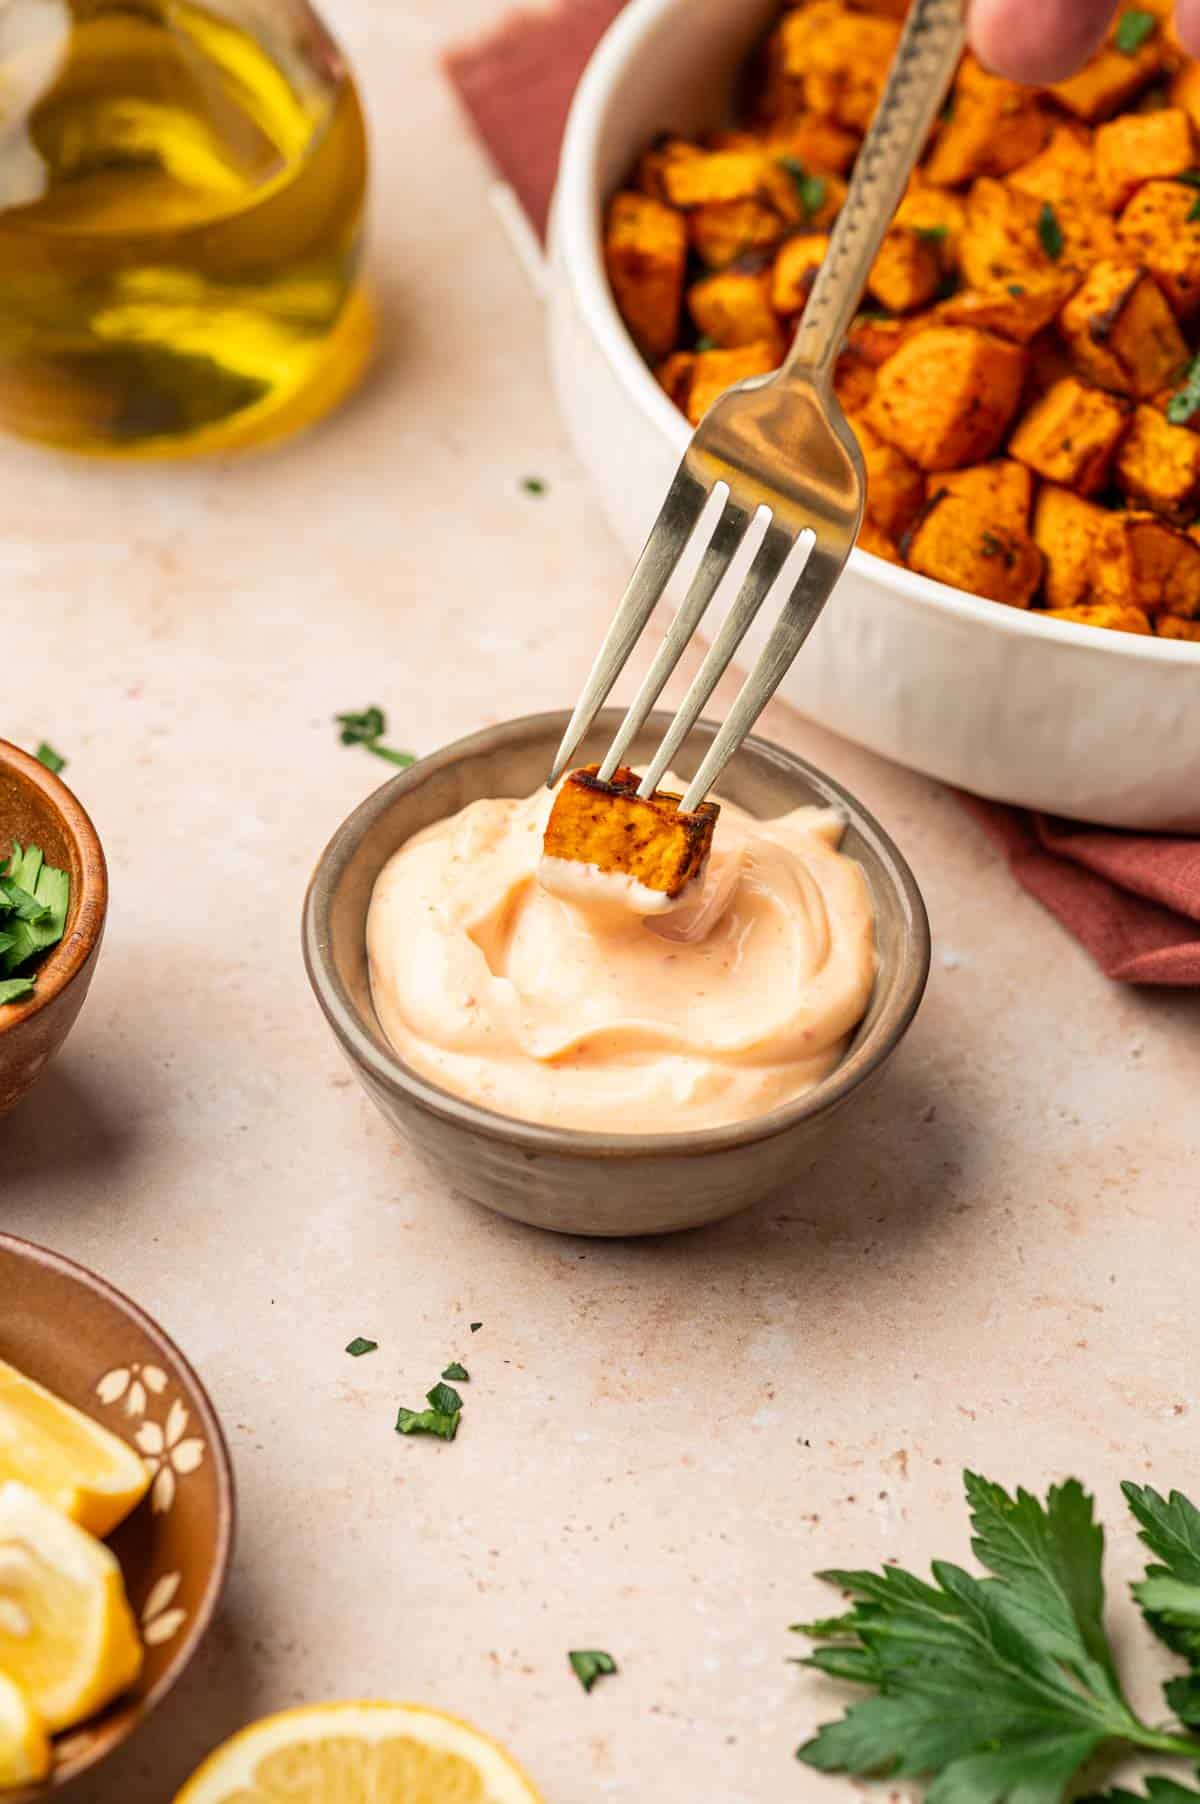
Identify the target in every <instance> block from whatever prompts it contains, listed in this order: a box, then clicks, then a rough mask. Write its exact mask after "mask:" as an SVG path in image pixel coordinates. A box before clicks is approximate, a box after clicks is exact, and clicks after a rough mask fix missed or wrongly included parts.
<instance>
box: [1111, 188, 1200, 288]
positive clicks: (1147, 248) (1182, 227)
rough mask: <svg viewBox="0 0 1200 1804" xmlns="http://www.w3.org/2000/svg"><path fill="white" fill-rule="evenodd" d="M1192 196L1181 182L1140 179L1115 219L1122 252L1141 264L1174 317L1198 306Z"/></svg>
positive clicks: (1197, 229) (1197, 223)
mask: <svg viewBox="0 0 1200 1804" xmlns="http://www.w3.org/2000/svg"><path fill="white" fill-rule="evenodd" d="M1198 198H1200V197H1198V196H1197V192H1196V190H1195V189H1194V188H1190V187H1188V186H1187V185H1186V184H1185V183H1183V182H1146V183H1144V184H1143V186H1142V187H1140V188H1139V189H1138V191H1137V193H1136V194H1135V195H1134V197H1133V199H1132V200H1131V201H1130V203H1129V205H1128V206H1127V207H1126V209H1125V211H1124V212H1123V213H1122V215H1121V217H1120V219H1119V220H1118V221H1117V236H1118V238H1119V239H1120V241H1121V244H1122V245H1123V246H1124V248H1125V250H1126V252H1127V253H1128V254H1129V255H1130V256H1131V257H1132V259H1133V260H1134V261H1135V262H1137V263H1142V264H1144V265H1145V266H1146V268H1147V269H1148V270H1149V271H1150V274H1151V275H1152V276H1153V277H1154V279H1155V281H1156V282H1157V283H1158V285H1159V287H1160V288H1161V289H1162V291H1163V293H1164V294H1165V295H1166V297H1167V299H1168V301H1170V303H1171V306H1172V307H1173V308H1174V310H1175V312H1176V313H1177V314H1178V315H1179V317H1180V319H1187V318H1188V317H1190V315H1191V314H1193V313H1195V311H1196V309H1197V308H1198V307H1200V210H1198V209H1197V206H1196V202H1197V199H1198ZM1193 213H1197V214H1198V217H1197V218H1195V219H1193V218H1192V214H1193Z"/></svg>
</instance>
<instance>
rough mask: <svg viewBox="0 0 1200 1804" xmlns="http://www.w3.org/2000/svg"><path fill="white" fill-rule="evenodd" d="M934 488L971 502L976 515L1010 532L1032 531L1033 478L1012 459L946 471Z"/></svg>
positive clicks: (1022, 465)
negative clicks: (1030, 523) (1030, 527)
mask: <svg viewBox="0 0 1200 1804" xmlns="http://www.w3.org/2000/svg"><path fill="white" fill-rule="evenodd" d="M930 486H931V488H933V489H935V490H940V491H942V492H943V493H945V494H947V495H953V496H955V497H956V498H957V499H958V500H960V501H969V502H970V504H971V506H972V507H973V508H974V509H975V512H976V513H977V514H979V515H981V516H982V517H983V518H985V519H988V520H991V521H993V522H996V523H998V524H999V525H1000V526H1003V527H1005V528H1007V530H1008V531H1009V532H1014V533H1026V532H1028V531H1029V510H1030V508H1031V507H1032V505H1033V477H1032V476H1031V475H1030V473H1029V471H1028V470H1027V469H1026V468H1025V465H1024V464H1019V463H1015V462H1014V461H1013V459H1012V458H1011V457H998V458H996V460H995V461H994V462H993V463H987V464H971V465H969V466H968V468H967V469H965V470H945V471H943V473H942V474H941V475H940V476H935V477H934V479H933V482H932V483H931V485H930Z"/></svg>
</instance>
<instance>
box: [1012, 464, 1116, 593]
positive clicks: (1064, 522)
mask: <svg viewBox="0 0 1200 1804" xmlns="http://www.w3.org/2000/svg"><path fill="white" fill-rule="evenodd" d="M1033 537H1034V540H1035V542H1036V544H1037V545H1038V547H1039V548H1040V550H1041V552H1042V556H1043V557H1044V558H1045V560H1046V572H1045V578H1044V582H1043V587H1044V590H1045V596H1046V603H1047V605H1048V607H1050V608H1052V609H1058V608H1073V607H1076V606H1078V605H1079V604H1080V603H1085V602H1088V601H1090V600H1091V599H1092V597H1093V595H1094V594H1095V592H1096V590H1097V588H1098V587H1099V586H1100V585H1099V583H1098V580H1097V572H1098V571H1099V570H1100V569H1102V568H1104V567H1105V566H1111V567H1112V568H1114V569H1120V570H1123V569H1124V568H1125V560H1126V550H1125V539H1124V532H1123V528H1122V523H1121V517H1120V515H1118V514H1113V513H1110V512H1109V510H1108V509H1107V508H1103V507H1097V506H1096V504H1095V502H1093V501H1084V500H1082V499H1081V498H1080V496H1078V495H1073V494H1072V493H1071V491H1070V489H1060V488H1057V487H1056V486H1055V485H1054V484H1052V483H1046V484H1045V485H1044V486H1043V487H1042V488H1041V489H1040V490H1039V491H1038V497H1037V502H1036V505H1035V507H1034V510H1033ZM1114 586H1115V583H1114V582H1113V581H1112V580H1110V581H1109V582H1108V583H1107V584H1106V587H1107V588H1109V589H1112V588H1113V587H1114Z"/></svg>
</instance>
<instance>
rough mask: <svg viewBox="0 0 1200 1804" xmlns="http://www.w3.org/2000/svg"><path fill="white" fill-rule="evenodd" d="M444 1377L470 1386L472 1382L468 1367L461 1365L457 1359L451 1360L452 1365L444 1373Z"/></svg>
mask: <svg viewBox="0 0 1200 1804" xmlns="http://www.w3.org/2000/svg"><path fill="white" fill-rule="evenodd" d="M442 1377H443V1378H453V1379H455V1380H456V1381H457V1382H458V1383H459V1384H469V1383H470V1381H471V1374H470V1372H468V1370H467V1368H466V1366H462V1365H459V1363H458V1361H457V1359H453V1360H451V1362H450V1364H449V1365H448V1366H447V1367H446V1370H445V1371H444V1372H443V1373H442Z"/></svg>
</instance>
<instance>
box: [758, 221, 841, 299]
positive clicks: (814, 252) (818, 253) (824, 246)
mask: <svg viewBox="0 0 1200 1804" xmlns="http://www.w3.org/2000/svg"><path fill="white" fill-rule="evenodd" d="M828 249H829V236H828V234H827V233H826V232H796V233H794V234H793V236H792V237H791V238H785V239H784V241H783V243H782V244H781V245H780V247H779V249H778V250H777V251H776V253H775V268H774V270H773V271H772V273H771V305H772V307H773V308H774V309H775V311H776V313H802V312H803V311H804V306H805V303H806V302H807V300H808V296H809V292H810V290H811V288H812V285H813V282H814V281H815V279H816V274H817V271H818V269H820V267H821V265H822V263H824V261H825V253H826V251H827V250H828Z"/></svg>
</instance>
